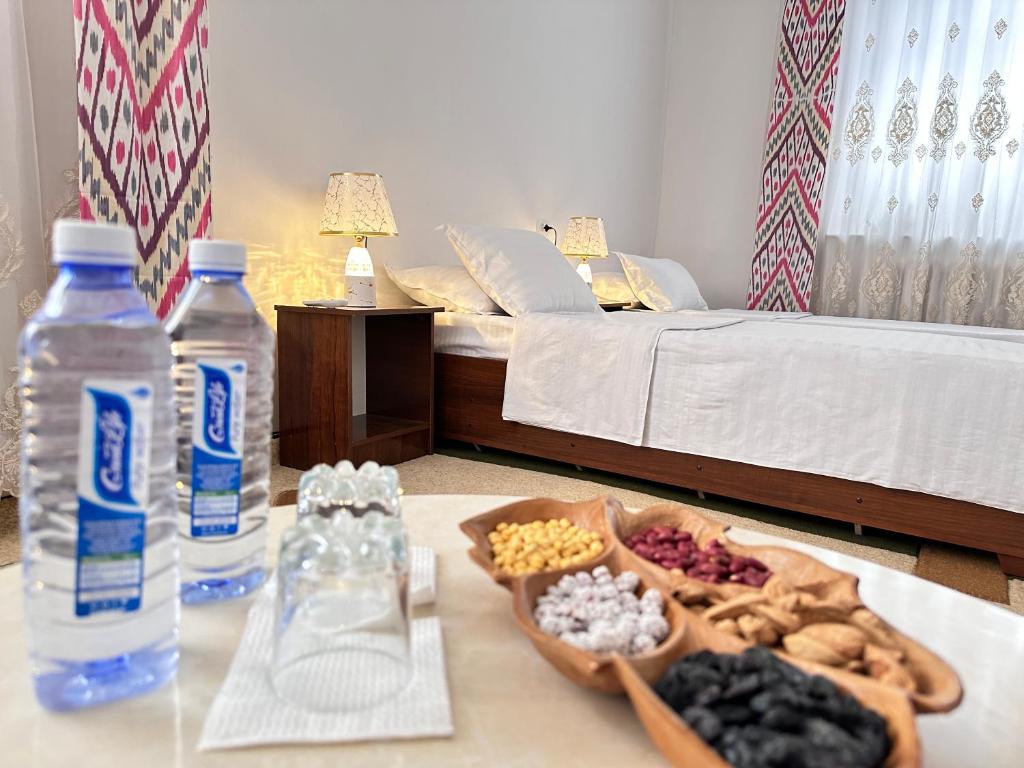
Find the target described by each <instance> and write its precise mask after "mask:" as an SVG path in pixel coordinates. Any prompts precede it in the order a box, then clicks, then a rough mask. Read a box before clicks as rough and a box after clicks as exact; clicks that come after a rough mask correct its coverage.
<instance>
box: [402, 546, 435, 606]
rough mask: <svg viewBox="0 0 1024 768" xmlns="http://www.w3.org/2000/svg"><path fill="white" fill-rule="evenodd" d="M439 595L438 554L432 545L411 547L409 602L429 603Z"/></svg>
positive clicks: (417, 603) (413, 603) (415, 603)
mask: <svg viewBox="0 0 1024 768" xmlns="http://www.w3.org/2000/svg"><path fill="white" fill-rule="evenodd" d="M436 597H437V555H435V554H434V550H432V549H431V548H430V547H409V604H410V605H429V604H430V603H432V602H434V600H435V598H436Z"/></svg>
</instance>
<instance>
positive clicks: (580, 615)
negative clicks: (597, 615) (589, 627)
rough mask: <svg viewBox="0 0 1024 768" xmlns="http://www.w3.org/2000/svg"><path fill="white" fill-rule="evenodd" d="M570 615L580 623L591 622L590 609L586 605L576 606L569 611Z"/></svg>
mask: <svg viewBox="0 0 1024 768" xmlns="http://www.w3.org/2000/svg"><path fill="white" fill-rule="evenodd" d="M569 615H570V616H572V617H573V618H574V619H579V620H580V621H584V622H588V621H590V608H589V606H587V605H586V603H583V604H580V605H574V606H572V608H571V610H570V611H569Z"/></svg>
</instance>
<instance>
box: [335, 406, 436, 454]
mask: <svg viewBox="0 0 1024 768" xmlns="http://www.w3.org/2000/svg"><path fill="white" fill-rule="evenodd" d="M429 431H430V422H429V421H414V420H412V419H396V418H394V417H393V416H379V415H377V414H371V413H362V414H360V415H358V416H353V417H352V447H353V448H357V447H360V446H363V445H370V444H371V443H376V442H379V441H381V440H389V439H391V438H393V437H402V436H403V435H411V434H415V433H416V432H429Z"/></svg>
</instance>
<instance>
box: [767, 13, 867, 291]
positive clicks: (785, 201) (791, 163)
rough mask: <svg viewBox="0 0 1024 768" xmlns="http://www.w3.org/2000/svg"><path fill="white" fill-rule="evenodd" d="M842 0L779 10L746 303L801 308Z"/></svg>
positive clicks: (824, 151)
mask: <svg viewBox="0 0 1024 768" xmlns="http://www.w3.org/2000/svg"><path fill="white" fill-rule="evenodd" d="M846 2H847V0H785V4H784V5H783V8H782V30H781V32H780V35H779V56H778V61H777V65H776V72H775V84H774V90H773V96H772V108H771V114H770V116H769V120H768V135H767V138H766V139H765V147H764V170H763V172H762V174H761V199H760V202H759V203H758V207H757V227H756V233H755V235H754V260H753V264H752V265H751V274H750V288H749V290H748V291H747V307H748V308H749V309H769V310H784V311H803V310H806V309H807V304H808V301H809V299H810V293H811V275H812V267H813V264H814V244H815V240H816V238H817V232H818V209H819V208H820V206H821V191H822V183H823V180H824V177H825V162H826V160H827V158H828V147H829V133H830V130H831V125H832V107H833V97H834V93H835V79H836V73H837V69H836V65H837V63H838V59H839V42H840V38H841V37H842V35H843V15H844V8H845V6H846Z"/></svg>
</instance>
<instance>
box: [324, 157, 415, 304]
mask: <svg viewBox="0 0 1024 768" xmlns="http://www.w3.org/2000/svg"><path fill="white" fill-rule="evenodd" d="M320 234H321V235H346V236H348V237H354V238H355V239H356V244H355V245H354V246H352V249H351V250H350V251H349V252H348V258H346V259H345V298H346V299H347V300H348V306H350V307H373V306H376V304H377V288H376V286H375V284H374V280H373V261H372V260H371V259H370V252H369V250H367V248H366V238H368V237H391V236H393V235H397V234H398V227H397V225H396V224H395V215H394V214H393V213H392V212H391V203H389V202H388V193H387V192H386V191H385V190H384V179H383V178H381V175H380V174H379V173H356V172H353V171H345V172H344V173H332V174H331V177H330V179H328V181H327V195H326V197H325V198H324V215H323V219H322V220H321V221H320Z"/></svg>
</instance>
